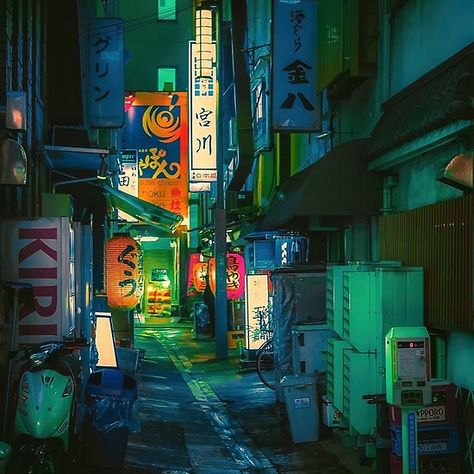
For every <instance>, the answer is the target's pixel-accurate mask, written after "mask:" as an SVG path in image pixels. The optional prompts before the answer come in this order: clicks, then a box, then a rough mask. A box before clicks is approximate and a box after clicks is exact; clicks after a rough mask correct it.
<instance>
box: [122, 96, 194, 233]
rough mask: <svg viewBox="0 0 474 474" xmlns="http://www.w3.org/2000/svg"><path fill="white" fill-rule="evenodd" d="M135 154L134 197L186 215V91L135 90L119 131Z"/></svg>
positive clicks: (185, 223) (185, 218) (185, 222)
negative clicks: (136, 175)
mask: <svg viewBox="0 0 474 474" xmlns="http://www.w3.org/2000/svg"><path fill="white" fill-rule="evenodd" d="M122 137H123V145H124V147H125V148H130V149H136V150H137V156H138V197H139V198H140V199H143V200H144V201H147V202H150V203H152V204H155V205H157V206H160V207H163V208H164V209H167V210H168V211H171V212H174V213H176V214H180V215H181V216H183V218H184V221H183V225H187V217H188V172H187V170H188V104H187V93H186V92H174V93H172V95H171V97H170V95H169V93H168V92H136V93H135V102H134V103H133V105H132V107H131V108H130V110H129V111H128V112H127V115H126V119H125V127H124V129H123V132H122Z"/></svg>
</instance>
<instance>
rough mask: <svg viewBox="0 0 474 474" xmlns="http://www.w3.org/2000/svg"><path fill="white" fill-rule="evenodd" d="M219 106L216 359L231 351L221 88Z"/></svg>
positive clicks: (218, 20) (217, 12)
mask: <svg viewBox="0 0 474 474" xmlns="http://www.w3.org/2000/svg"><path fill="white" fill-rule="evenodd" d="M220 4H221V2H218V7H217V8H216V9H215V15H216V55H217V58H216V68H217V78H218V83H219V84H220V83H221V82H222V81H221V78H222V73H221V69H220V67H219V60H220V50H221V41H220V28H221V16H220V8H219V7H220ZM218 90H219V96H218V98H219V99H218V103H217V105H218V107H217V123H218V124H219V126H218V127H217V143H218V147H217V195H216V208H215V210H214V226H215V243H214V255H215V257H216V300H215V334H216V359H226V358H227V356H228V348H227V324H228V323H227V284H226V280H227V264H226V263H227V258H226V257H227V242H226V226H227V223H226V212H225V199H224V176H223V175H224V163H223V153H222V150H223V146H222V133H221V131H222V125H221V124H220V120H219V104H220V100H221V92H220V88H218Z"/></svg>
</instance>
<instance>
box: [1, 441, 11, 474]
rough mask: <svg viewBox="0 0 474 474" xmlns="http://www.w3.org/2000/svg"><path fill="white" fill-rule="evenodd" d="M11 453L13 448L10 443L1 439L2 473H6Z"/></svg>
mask: <svg viewBox="0 0 474 474" xmlns="http://www.w3.org/2000/svg"><path fill="white" fill-rule="evenodd" d="M10 454H11V448H10V446H9V445H8V444H6V443H2V442H1V441H0V474H5V468H6V465H7V461H8V458H9V457H10Z"/></svg>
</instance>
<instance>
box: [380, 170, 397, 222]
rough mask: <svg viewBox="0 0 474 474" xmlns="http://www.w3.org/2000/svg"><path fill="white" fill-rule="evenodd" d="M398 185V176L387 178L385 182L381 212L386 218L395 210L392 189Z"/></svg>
mask: <svg viewBox="0 0 474 474" xmlns="http://www.w3.org/2000/svg"><path fill="white" fill-rule="evenodd" d="M397 184H398V179H397V177H396V176H393V175H390V176H386V177H385V178H384V180H383V187H382V209H380V212H381V213H382V214H383V215H384V216H387V215H389V214H391V213H392V212H393V210H394V207H393V199H392V189H393V188H394V187H395V186H396V185H397Z"/></svg>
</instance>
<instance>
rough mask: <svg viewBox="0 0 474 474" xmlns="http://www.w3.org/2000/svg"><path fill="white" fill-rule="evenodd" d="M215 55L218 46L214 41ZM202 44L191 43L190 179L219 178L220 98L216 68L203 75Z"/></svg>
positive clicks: (204, 180) (205, 180)
mask: <svg viewBox="0 0 474 474" xmlns="http://www.w3.org/2000/svg"><path fill="white" fill-rule="evenodd" d="M212 50H213V57H215V53H216V45H215V44H212ZM197 52H198V46H197V44H196V43H195V42H193V41H191V42H190V43H189V61H190V63H189V94H190V99H189V123H190V137H189V148H190V149H189V181H190V182H200V181H201V182H210V181H216V180H217V171H216V169H217V168H216V167H217V164H216V163H217V116H216V115H217V97H218V83H217V75H216V67H215V66H213V68H212V74H211V77H206V78H204V77H199V76H198V67H197V64H198V62H197Z"/></svg>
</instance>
